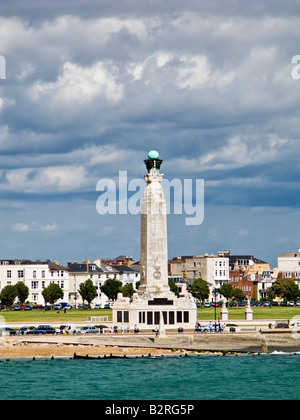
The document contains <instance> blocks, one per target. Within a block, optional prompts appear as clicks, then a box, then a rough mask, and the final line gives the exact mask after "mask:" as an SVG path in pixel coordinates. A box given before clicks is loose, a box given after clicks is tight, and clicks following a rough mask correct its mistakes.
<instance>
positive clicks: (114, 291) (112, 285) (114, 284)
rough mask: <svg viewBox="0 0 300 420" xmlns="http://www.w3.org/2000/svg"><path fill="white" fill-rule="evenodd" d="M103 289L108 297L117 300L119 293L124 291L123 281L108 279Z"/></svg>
mask: <svg viewBox="0 0 300 420" xmlns="http://www.w3.org/2000/svg"><path fill="white" fill-rule="evenodd" d="M101 291H102V292H103V293H104V294H105V295H106V296H107V297H108V299H112V300H116V299H117V297H118V293H120V292H121V291H122V282H121V281H119V280H114V279H108V280H106V282H105V283H104V284H103V286H101Z"/></svg>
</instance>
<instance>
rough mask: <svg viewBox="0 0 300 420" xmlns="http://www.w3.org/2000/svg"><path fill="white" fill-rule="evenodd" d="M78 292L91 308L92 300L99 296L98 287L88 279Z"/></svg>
mask: <svg viewBox="0 0 300 420" xmlns="http://www.w3.org/2000/svg"><path fill="white" fill-rule="evenodd" d="M78 292H79V294H80V295H81V297H82V300H83V301H85V300H86V301H87V303H88V306H89V308H90V307H91V302H92V300H94V299H95V297H96V296H97V287H96V286H94V285H93V282H92V280H90V279H88V280H86V281H85V282H84V283H81V284H80V286H79V289H78Z"/></svg>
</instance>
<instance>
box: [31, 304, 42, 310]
mask: <svg viewBox="0 0 300 420" xmlns="http://www.w3.org/2000/svg"><path fill="white" fill-rule="evenodd" d="M32 309H45V306H43V305H33V307H32Z"/></svg>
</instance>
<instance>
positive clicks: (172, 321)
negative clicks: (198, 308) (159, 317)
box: [169, 311, 174, 325]
mask: <svg viewBox="0 0 300 420" xmlns="http://www.w3.org/2000/svg"><path fill="white" fill-rule="evenodd" d="M169 324H170V325H172V324H174V312H173V311H171V312H169Z"/></svg>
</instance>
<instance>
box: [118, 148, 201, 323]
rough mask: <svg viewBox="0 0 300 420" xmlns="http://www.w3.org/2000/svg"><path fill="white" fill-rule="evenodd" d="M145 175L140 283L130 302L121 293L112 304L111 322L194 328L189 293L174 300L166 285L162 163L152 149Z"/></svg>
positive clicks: (192, 302) (166, 253) (147, 160)
mask: <svg viewBox="0 0 300 420" xmlns="http://www.w3.org/2000/svg"><path fill="white" fill-rule="evenodd" d="M144 162H145V164H146V168H147V171H148V173H147V174H146V175H144V178H145V181H146V187H145V190H144V196H143V199H142V203H141V261H140V269H141V282H140V287H139V289H138V291H137V293H135V294H134V295H133V298H132V299H129V298H124V297H123V295H122V294H121V293H119V295H118V299H117V300H116V301H115V303H114V305H113V322H114V323H115V324H116V325H118V324H120V323H128V324H129V325H130V327H131V328H133V326H135V325H136V326H137V327H138V328H139V329H148V328H154V327H158V326H159V325H160V326H162V323H163V325H164V328H165V329H170V328H178V327H183V328H184V327H185V328H193V327H194V326H195V322H196V321H197V307H196V304H195V302H194V300H193V298H192V296H191V295H190V294H189V293H188V294H187V296H186V297H184V298H177V296H176V295H175V294H174V293H173V292H171V290H170V287H169V285H168V246H167V206H166V201H165V197H164V193H163V188H162V185H161V181H162V178H163V174H161V173H160V167H161V164H162V162H163V161H162V160H161V159H159V154H158V152H156V151H155V150H152V151H151V152H149V154H148V159H146V160H145V161H144Z"/></svg>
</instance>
